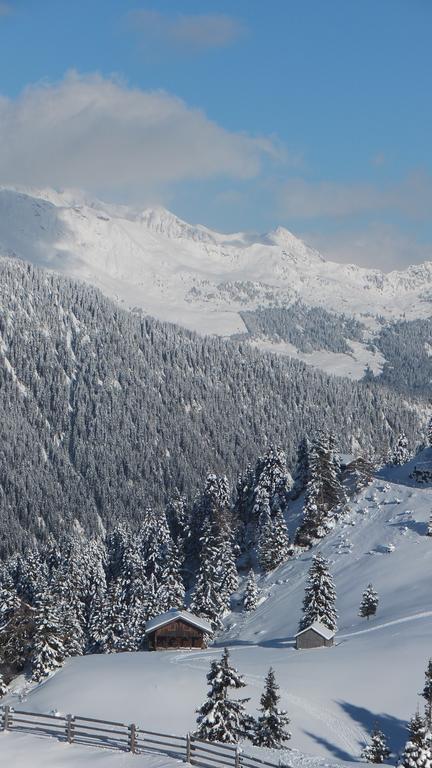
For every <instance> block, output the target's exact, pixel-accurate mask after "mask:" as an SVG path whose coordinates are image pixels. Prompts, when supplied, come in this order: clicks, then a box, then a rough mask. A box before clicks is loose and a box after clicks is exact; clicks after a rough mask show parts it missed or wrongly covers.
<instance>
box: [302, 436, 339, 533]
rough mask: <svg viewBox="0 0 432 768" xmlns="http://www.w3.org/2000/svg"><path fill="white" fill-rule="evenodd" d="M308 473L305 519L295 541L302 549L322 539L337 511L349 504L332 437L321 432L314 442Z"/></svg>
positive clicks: (332, 524) (332, 523)
mask: <svg viewBox="0 0 432 768" xmlns="http://www.w3.org/2000/svg"><path fill="white" fill-rule="evenodd" d="M309 472H310V474H309V481H308V484H307V486H306V494H305V502H304V507H303V520H302V522H301V524H300V526H299V528H298V530H297V533H296V539H295V543H296V544H298V545H299V546H301V547H308V546H310V545H311V544H312V543H313V541H314V540H315V539H322V538H323V537H324V536H325V535H326V534H327V533H328V532H329V531H330V530H331V528H332V527H333V526H334V522H335V515H336V513H337V510H338V509H339V508H340V507H341V506H342V505H343V504H344V503H345V502H346V493H345V490H344V488H343V486H342V483H341V481H340V478H339V476H338V468H337V463H336V460H335V454H334V440H333V438H332V436H331V435H326V434H324V433H322V434H320V435H318V437H317V438H316V439H315V440H314V442H313V443H312V446H311V449H310V452H309Z"/></svg>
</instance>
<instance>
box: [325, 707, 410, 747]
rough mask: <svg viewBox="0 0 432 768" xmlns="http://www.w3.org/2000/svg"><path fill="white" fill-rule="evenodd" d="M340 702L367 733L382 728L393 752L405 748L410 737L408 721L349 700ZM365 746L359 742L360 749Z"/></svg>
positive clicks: (345, 710)
mask: <svg viewBox="0 0 432 768" xmlns="http://www.w3.org/2000/svg"><path fill="white" fill-rule="evenodd" d="M338 704H339V706H340V707H341V709H343V710H344V712H346V713H347V714H348V715H349V716H350V717H351V719H352V720H354V721H355V722H356V723H358V725H360V726H361V727H362V728H363V729H364V730H365V731H366V733H368V734H370V732H371V731H372V729H373V728H375V727H378V728H380V730H381V731H383V733H384V734H385V735H386V737H387V739H388V743H389V747H390V749H391V751H392V752H394V753H395V754H399V753H400V752H401V751H402V750H403V748H404V746H405V742H406V741H407V739H408V723H407V721H406V720H400V719H399V718H398V717H394V716H393V715H389V714H387V713H385V712H380V713H379V714H377V713H376V712H371V710H370V709H366V708H365V707H358V706H356V705H355V704H351V703H350V702H348V701H338ZM363 746H364V744H359V747H360V749H359V751H361V750H362V749H363Z"/></svg>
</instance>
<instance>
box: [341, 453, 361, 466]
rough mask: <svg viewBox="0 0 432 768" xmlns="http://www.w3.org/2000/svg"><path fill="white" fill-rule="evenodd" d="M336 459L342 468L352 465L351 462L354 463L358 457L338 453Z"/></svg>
mask: <svg viewBox="0 0 432 768" xmlns="http://www.w3.org/2000/svg"><path fill="white" fill-rule="evenodd" d="M336 458H337V459H338V461H339V464H340V465H341V466H342V467H348V466H349V465H350V464H352V463H353V461H355V460H356V459H358V458H359V457H358V454H357V453H338V454H337V455H336Z"/></svg>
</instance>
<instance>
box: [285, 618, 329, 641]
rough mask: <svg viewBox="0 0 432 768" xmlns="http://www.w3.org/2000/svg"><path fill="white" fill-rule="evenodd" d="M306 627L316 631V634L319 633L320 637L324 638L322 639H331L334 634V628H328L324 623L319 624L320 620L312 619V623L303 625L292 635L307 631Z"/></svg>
mask: <svg viewBox="0 0 432 768" xmlns="http://www.w3.org/2000/svg"><path fill="white" fill-rule="evenodd" d="M308 629H313V631H314V632H316V633H317V635H321V637H323V638H324V640H331V638H332V637H334V636H335V634H336V631H335V630H334V629H329V628H328V627H326V626H325V624H321V622H320V621H314V622H313V624H309V626H308V627H305V628H304V629H302V630H301V632H297V634H296V635H294V637H299V636H300V635H302V634H303V633H304V632H307V631H308Z"/></svg>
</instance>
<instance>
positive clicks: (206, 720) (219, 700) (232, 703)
mask: <svg viewBox="0 0 432 768" xmlns="http://www.w3.org/2000/svg"><path fill="white" fill-rule="evenodd" d="M207 682H208V685H209V686H210V690H209V692H208V694H207V699H206V701H205V702H204V704H203V705H202V706H201V707H200V709H199V710H197V713H198V717H197V723H198V729H197V730H196V732H195V734H194V736H195V737H196V738H197V739H202V740H203V741H221V742H226V743H231V744H235V743H237V742H238V741H239V739H241V738H243V737H244V736H245V735H246V734H247V733H248V732H249V730H250V718H249V717H248V716H247V714H246V713H245V710H244V706H243V705H244V703H245V702H246V701H248V699H240V700H233V699H230V698H229V690H230V689H231V688H232V689H234V690H238V689H239V688H244V687H245V682H244V681H243V678H242V676H241V675H240V674H239V673H238V671H237V670H236V669H235V667H233V666H232V665H231V664H230V657H229V651H228V648H225V650H224V652H223V654H222V658H221V660H220V661H212V662H211V665H210V672H209V673H208V675H207Z"/></svg>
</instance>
